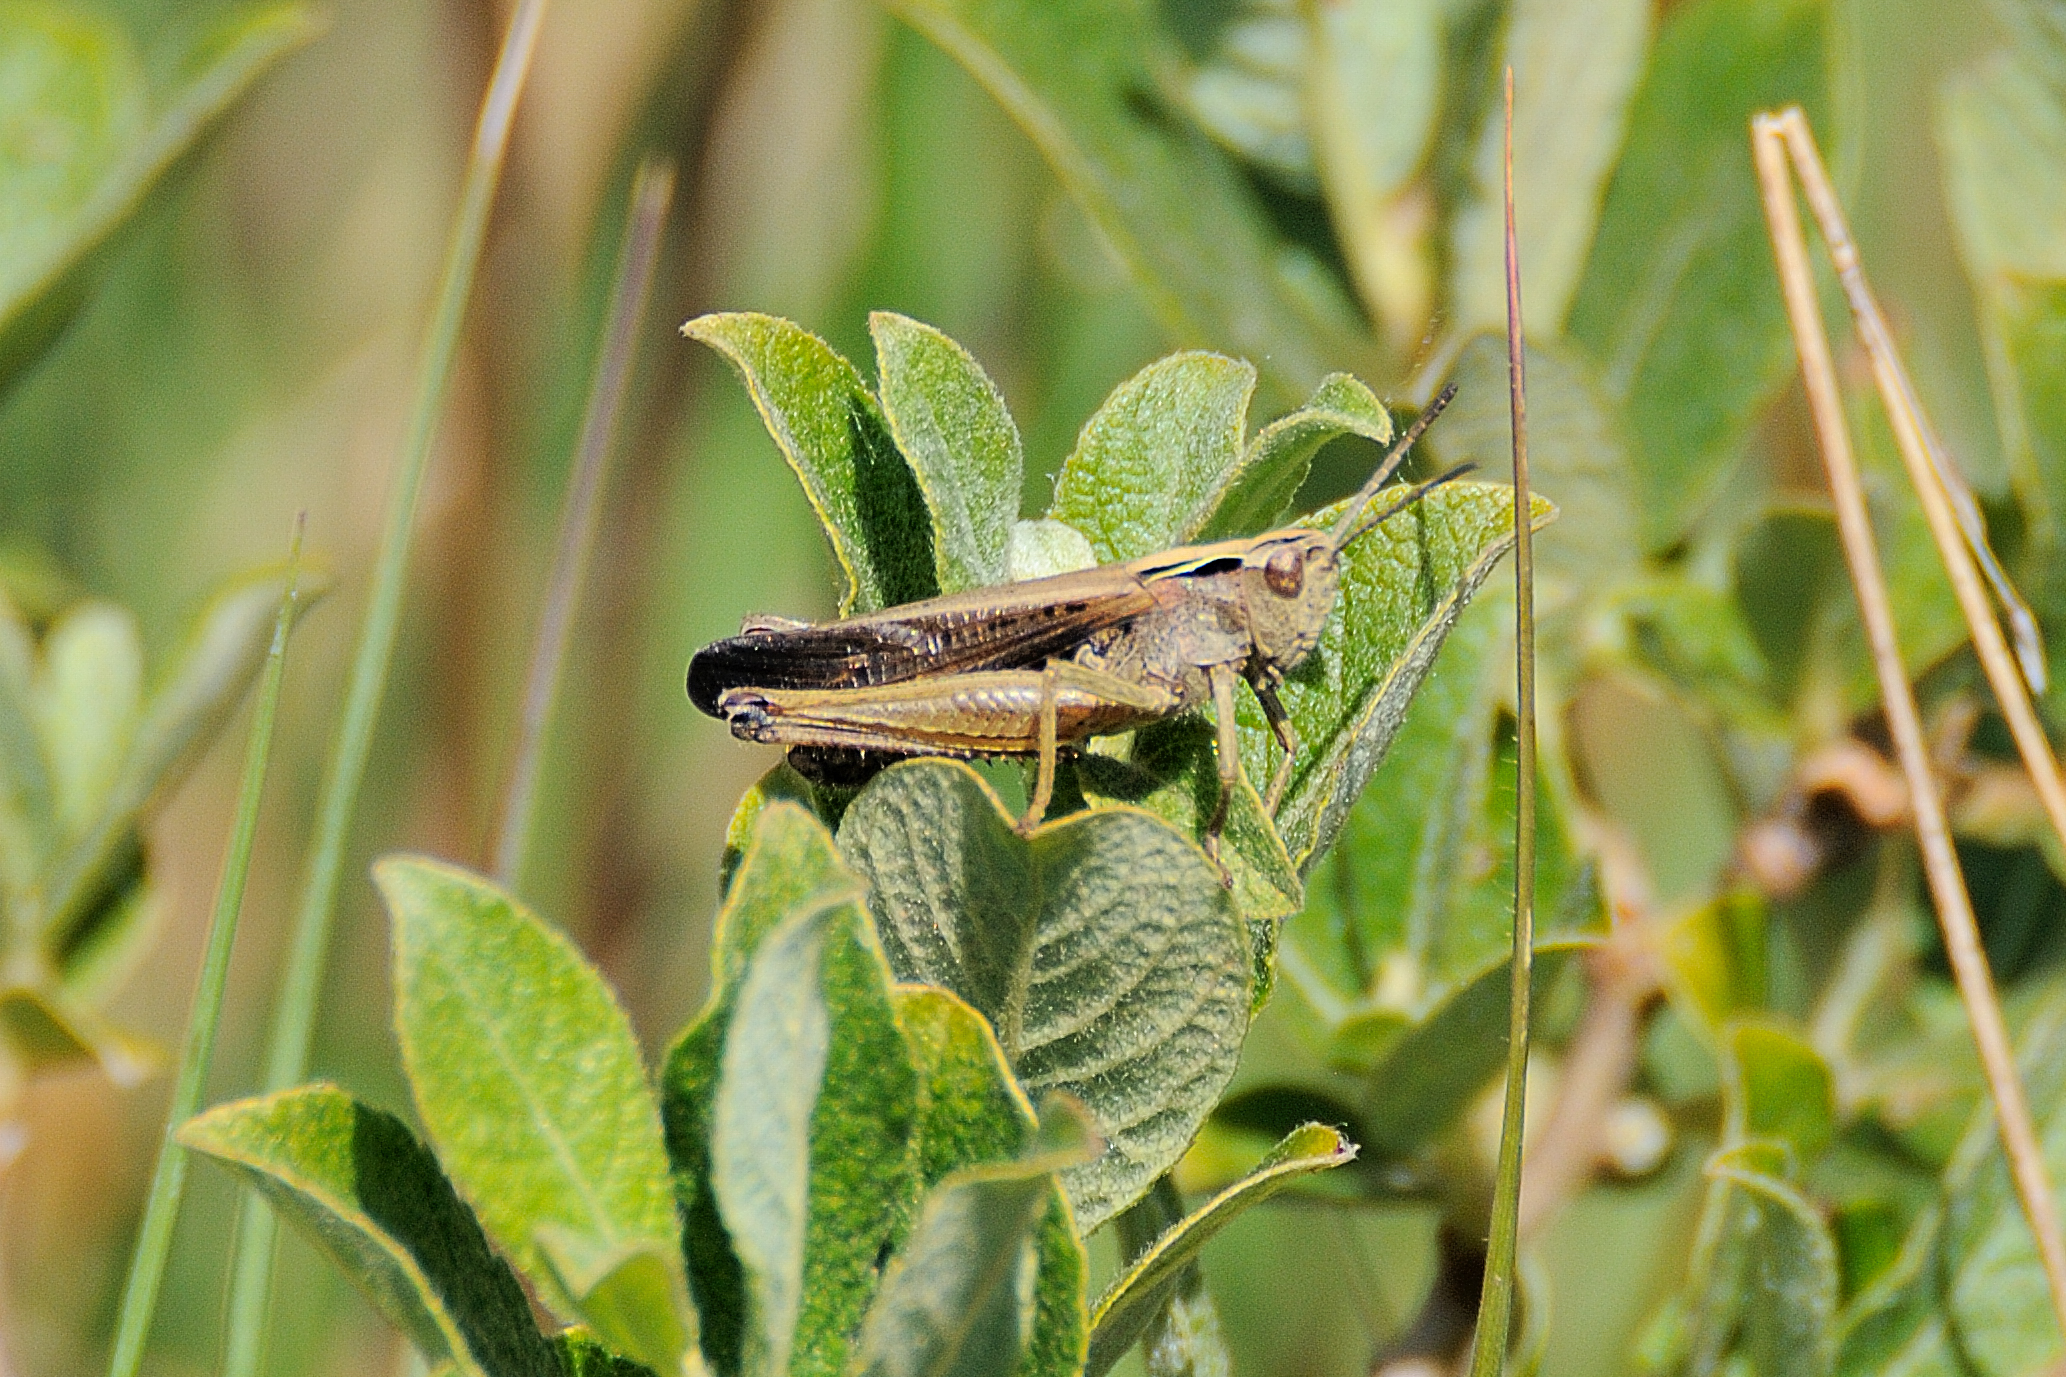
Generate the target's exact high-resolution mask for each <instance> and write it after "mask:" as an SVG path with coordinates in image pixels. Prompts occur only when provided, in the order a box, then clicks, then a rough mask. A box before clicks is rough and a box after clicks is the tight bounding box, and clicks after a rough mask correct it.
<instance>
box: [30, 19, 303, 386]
mask: <svg viewBox="0 0 2066 1377" xmlns="http://www.w3.org/2000/svg"><path fill="white" fill-rule="evenodd" d="M318 28H319V24H318V22H317V20H316V19H315V17H314V15H313V14H311V13H310V12H309V11H307V10H305V9H302V8H300V7H298V6H273V7H267V8H261V9H252V10H241V11H237V12H234V13H232V14H230V15H229V16H227V17H226V18H225V19H223V20H221V21H219V22H217V23H216V24H215V25H214V26H213V27H211V28H210V29H208V30H207V31H205V32H204V33H203V35H202V37H201V40H200V41H199V42H197V43H196V44H194V45H193V47H192V48H191V49H190V50H189V52H188V53H187V54H186V56H185V59H184V61H182V62H181V63H179V64H178V67H177V80H178V85H177V87H176V88H175V89H173V90H170V91H167V92H161V93H157V95H156V97H155V99H154V98H153V94H152V93H150V92H148V91H147V90H146V89H145V80H144V73H143V67H142V64H141V63H140V62H139V61H138V59H137V57H136V55H135V53H134V51H133V50H132V49H131V46H130V44H129V40H128V36H127V35H126V34H125V33H123V32H122V30H121V29H120V28H119V27H117V26H116V25H114V24H112V23H109V22H107V21H97V20H95V19H94V18H91V17H89V15H88V14H85V13H82V12H80V11H78V10H76V9H73V8H70V7H60V6H57V5H46V4H36V3H32V4H18V5H13V6H10V7H9V10H8V14H7V19H6V22H5V23H4V24H0V50H4V56H0V61H4V62H5V64H6V66H7V69H8V71H9V74H10V79H9V81H8V82H7V83H6V88H5V95H4V99H0V123H4V124H6V125H7V126H8V127H9V128H11V129H15V130H20V131H24V135H25V136H23V137H18V138H17V139H15V140H13V141H12V142H13V143H14V144H15V147H16V148H18V149H22V150H32V151H33V152H32V155H31V156H23V155H21V154H19V153H12V154H10V155H9V156H7V157H5V158H0V204H4V205H6V206H7V207H8V210H7V211H6V212H5V214H4V215H0V264H4V265H5V267H4V269H0V385H5V383H7V382H8V381H11V380H12V379H13V378H14V377H15V376H16V375H18V374H19V373H20V371H21V370H22V369H23V368H25V367H26V366H27V365H28V364H30V363H32V362H34V361H35V360H36V359H37V358H38V357H39V356H40V355H41V354H42V352H43V350H44V349H45V348H46V347H47V346H48V345H49V343H50V342H51V340H52V339H54V338H55V336H56V335H57V333H58V331H59V330H60V329H62V328H63V326H64V324H65V322H66V321H67V320H69V319H70V317H71V315H72V314H73V312H74V311H76V310H77V308H78V306H79V303H80V300H81V299H82V298H83V296H84V294H85V291H86V286H87V280H88V278H89V277H90V276H91V273H92V271H93V269H94V267H95V265H96V260H97V259H98V258H99V257H100V256H101V255H100V250H102V249H103V248H105V247H106V246H107V244H108V242H109V240H110V239H111V238H112V237H113V235H114V234H115V231H116V230H118V229H119V228H121V226H122V225H123V224H124V223H125V222H126V221H128V220H129V219H130V218H131V217H132V216H133V215H134V214H135V213H136V211H137V209H138V207H139V206H141V205H142V203H143V201H144V198H145V196H146V195H147V194H148V193H149V192H150V190H151V188H152V187H153V186H154V185H155V184H156V183H157V181H158V179H159V178H160V177H161V176H163V175H164V173H165V172H166V171H167V170H168V169H169V168H171V167H172V166H173V164H174V163H176V162H177V161H178V160H179V158H180V157H181V155H183V154H184V153H186V152H187V151H188V150H189V149H191V148H192V147H193V146H194V145H195V144H196V143H197V141H198V140H199V139H200V138H201V136H202V135H203V134H205V133H206V132H207V131H208V129H209V128H210V127H211V126H212V125H213V124H214V123H215V122H216V121H217V120H218V119H220V118H221V116H222V115H223V113H224V112H225V111H227V110H228V109H229V107H230V106H231V105H233V104H234V103H235V102H236V100H237V98H238V97H239V96H241V95H242V94H243V93H244V91H245V90H246V89H248V88H249V87H250V85H251V83H252V82H253V81H255V80H256V79H257V78H258V76H259V74H260V73H262V72H263V71H264V70H265V69H266V68H267V67H270V66H271V65H272V64H273V63H274V62H276V61H278V60H279V59H280V58H281V57H282V56H283V55H285V54H286V53H289V52H291V51H293V50H294V49H295V48H298V47H300V46H301V45H302V44H304V43H306V42H308V41H309V39H311V38H313V37H314V36H315V34H316V32H317V30H318ZM154 105H155V106H156V110H155V112H154V111H153V110H152V108H151V107H152V106H154ZM53 153H54V156H53Z"/></svg>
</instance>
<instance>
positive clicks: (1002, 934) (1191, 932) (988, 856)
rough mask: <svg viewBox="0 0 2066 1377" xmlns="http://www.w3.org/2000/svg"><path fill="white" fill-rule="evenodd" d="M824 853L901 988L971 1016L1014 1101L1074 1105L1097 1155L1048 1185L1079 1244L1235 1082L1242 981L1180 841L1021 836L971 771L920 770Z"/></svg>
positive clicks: (864, 804) (1219, 895)
mask: <svg viewBox="0 0 2066 1377" xmlns="http://www.w3.org/2000/svg"><path fill="white" fill-rule="evenodd" d="M839 840H840V849H841V852H842V853H843V854H844V855H845V856H846V858H847V860H848V862H849V863H850V864H851V865H852V866H853V867H854V868H855V869H856V870H857V871H859V872H860V873H861V874H862V875H863V876H864V877H866V878H867V880H868V882H869V905H870V908H871V909H872V911H873V912H874V914H875V922H876V927H877V929H878V930H879V931H880V932H881V933H882V940H883V946H884V948H885V950H886V951H887V952H888V954H889V960H890V965H891V967H892V969H894V970H895V971H896V973H897V976H898V978H899V979H901V980H907V981H914V982H920V983H924V984H930V985H939V986H943V987H945V988H946V989H949V990H952V991H954V992H955V993H956V994H958V995H960V996H961V997H962V998H963V999H965V1000H967V1001H968V1002H969V1003H970V1004H972V1005H974V1006H975V1007H976V1009H977V1010H978V1011H979V1012H981V1013H982V1014H983V1016H984V1017H985V1018H987V1019H989V1021H990V1023H991V1025H992V1026H993V1027H994V1028H996V1030H997V1036H998V1041H999V1043H1000V1044H1001V1045H1002V1047H1003V1048H1004V1051H1005V1055H1006V1056H1007V1057H1008V1058H1009V1059H1010V1061H1011V1064H1012V1069H1013V1071H1014V1073H1015V1074H1016V1075H1017V1077H1018V1079H1019V1081H1020V1083H1021V1084H1023V1085H1024V1086H1025V1087H1026V1088H1027V1089H1028V1091H1029V1092H1035V1093H1044V1092H1047V1091H1051V1090H1062V1091H1066V1092H1068V1093H1070V1094H1072V1095H1074V1096H1076V1097H1077V1098H1078V1099H1080V1100H1082V1101H1083V1102H1084V1104H1086V1105H1087V1106H1089V1108H1090V1112H1091V1115H1092V1117H1093V1118H1094V1119H1095V1120H1096V1121H1097V1124H1098V1130H1099V1132H1100V1133H1102V1134H1103V1135H1104V1137H1105V1139H1106V1142H1107V1147H1106V1150H1105V1153H1104V1155H1103V1156H1102V1157H1100V1158H1099V1159H1098V1160H1097V1161H1096V1162H1093V1163H1091V1164H1090V1165H1088V1166H1084V1167H1076V1168H1072V1169H1071V1170H1069V1171H1067V1172H1065V1173H1063V1177H1062V1180H1063V1184H1064V1185H1065V1186H1067V1188H1068V1191H1069V1198H1070V1201H1071V1203H1072V1204H1073V1205H1074V1206H1075V1208H1076V1213H1077V1215H1078V1217H1079V1218H1080V1219H1081V1220H1082V1222H1083V1227H1084V1228H1085V1229H1086V1230H1089V1229H1094V1228H1096V1227H1097V1226H1098V1225H1099V1224H1101V1223H1103V1222H1104V1221H1105V1220H1106V1219H1108V1218H1110V1217H1111V1216H1112V1215H1113V1214H1114V1213H1116V1212H1117V1211H1119V1210H1120V1209H1123V1208H1124V1207H1125V1206H1126V1205H1127V1204H1129V1203H1130V1202H1131V1201H1133V1200H1134V1199H1135V1198H1137V1197H1138V1196H1139V1195H1140V1193H1141V1192H1142V1191H1144V1190H1146V1189H1147V1188H1148V1185H1149V1183H1151V1182H1152V1181H1153V1180H1154V1179H1155V1178H1156V1177H1157V1176H1159V1175H1161V1174H1162V1173H1163V1172H1164V1171H1167V1170H1168V1169H1169V1168H1170V1166H1171V1165H1173V1164H1174V1163H1175V1161H1176V1159H1177V1158H1178V1157H1179V1156H1181V1155H1182V1153H1183V1150H1184V1148H1185V1146H1186V1145H1188V1144H1189V1142H1190V1140H1191V1137H1192V1135H1193V1134H1195V1133H1196V1132H1197V1129H1198V1125H1199V1124H1200V1123H1201V1122H1202V1121H1203V1119H1204V1117H1205V1114H1206V1113H1207V1111H1208V1110H1210V1109H1211V1107H1212V1103H1213V1101H1214V1099H1215V1098H1216V1097H1217V1095H1218V1093H1219V1091H1220V1089H1221V1088H1222V1087H1223V1086H1224V1085H1225V1084H1226V1082H1227V1078H1228V1077H1229V1076H1230V1075H1232V1073H1233V1070H1234V1062H1235V1058H1236V1056H1237V1055H1238V1053H1239V1050H1240V1044H1241V1036H1242V1032H1243V1030H1244V1029H1245V1028H1246V1026H1247V1021H1248V1020H1247V1015H1248V1000H1249V975H1250V964H1251V952H1250V947H1249V939H1248V934H1247V932H1246V930H1245V929H1244V927H1243V925H1242V922H1241V919H1240V916H1239V914H1238V913H1236V911H1235V908H1234V905H1233V902H1232V900H1231V898H1230V896H1229V895H1228V894H1227V892H1226V890H1225V889H1223V888H1222V887H1221V885H1220V879H1219V873H1218V871H1217V870H1216V869H1215V868H1214V867H1213V865H1212V863H1211V862H1210V861H1208V860H1206V859H1205V856H1204V855H1203V853H1201V852H1200V851H1199V850H1198V848H1197V846H1196V845H1195V844H1194V843H1192V842H1191V841H1190V839H1189V838H1187V837H1184V836H1182V835H1180V834H1179V833H1177V832H1176V831H1175V830H1174V829H1172V828H1171V827H1170V826H1169V825H1168V824H1167V823H1164V822H1162V821H1161V820H1160V819H1157V818H1154V817H1151V816H1149V815H1148V814H1146V813H1142V812H1138V811H1135V810H1132V809H1127V808H1109V809H1098V810H1095V811H1093V812H1089V813H1079V814H1076V815H1075V816H1073V817H1068V818H1063V819H1061V820H1060V821H1056V822H1050V823H1048V824H1046V825H1045V826H1043V827H1041V828H1040V829H1039V830H1038V831H1036V832H1035V833H1034V834H1033V836H1032V837H1031V838H1022V837H1020V836H1018V835H1017V834H1016V833H1015V832H1014V831H1013V830H1012V819H1011V818H1010V817H1009V816H1008V815H1007V814H1006V813H1005V811H1004V809H1003V807H1002V805H1001V804H999V802H998V800H997V798H996V796H995V795H994V794H993V793H991V792H990V790H989V788H988V786H986V785H985V784H984V783H983V782H982V780H981V779H980V778H979V777H978V776H977V775H976V774H975V772H974V771H973V770H970V769H969V768H968V767H967V766H965V765H961V764H958V763H954V762H948V761H939V760H919V761H913V762H910V763H908V764H903V765H898V766H895V767H893V768H891V769H889V770H886V771H884V772H883V773H882V774H881V775H879V776H877V778H876V779H875V781H874V782H873V783H872V784H870V785H869V787H868V788H867V789H865V790H863V791H862V793H861V795H860V797H859V798H857V799H855V800H854V803H853V804H852V806H851V807H849V808H848V810H847V814H846V819H845V821H844V823H843V824H842V825H841V828H840V836H839Z"/></svg>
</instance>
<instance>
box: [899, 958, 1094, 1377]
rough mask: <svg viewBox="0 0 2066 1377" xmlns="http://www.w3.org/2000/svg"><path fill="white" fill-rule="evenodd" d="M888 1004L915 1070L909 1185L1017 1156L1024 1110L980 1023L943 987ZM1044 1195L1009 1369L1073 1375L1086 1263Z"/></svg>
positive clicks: (1084, 1336) (1080, 1341)
mask: <svg viewBox="0 0 2066 1377" xmlns="http://www.w3.org/2000/svg"><path fill="white" fill-rule="evenodd" d="M895 998H896V1003H897V1022H898V1024H899V1026H901V1027H902V1028H903V1030H904V1037H905V1041H906V1042H907V1043H908V1044H909V1046H910V1048H911V1056H912V1061H913V1064H914V1065H915V1066H916V1068H917V1071H918V1092H919V1111H918V1119H917V1128H916V1129H915V1130H914V1131H913V1133H912V1135H911V1142H912V1147H913V1150H914V1152H915V1155H916V1158H917V1169H916V1172H915V1173H914V1178H913V1182H912V1184H913V1185H914V1186H916V1187H918V1188H919V1189H920V1190H921V1191H923V1190H930V1189H931V1188H933V1187H934V1186H937V1185H938V1184H939V1183H940V1182H941V1181H943V1180H945V1179H946V1178H947V1177H948V1176H949V1174H951V1173H952V1172H954V1171H956V1170H957V1169H960V1168H963V1167H969V1166H975V1165H979V1164H982V1163H994V1162H1004V1161H1008V1160H1010V1159H1012V1158H1015V1157H1017V1156H1018V1155H1019V1154H1020V1153H1021V1152H1022V1151H1024V1150H1025V1148H1026V1145H1027V1143H1028V1142H1029V1140H1030V1139H1031V1137H1032V1135H1033V1132H1034V1129H1035V1127H1036V1124H1035V1120H1034V1117H1033V1109H1032V1106H1031V1105H1029V1104H1028V1103H1027V1102H1026V1097H1025V1094H1024V1093H1023V1092H1022V1091H1021V1090H1020V1089H1019V1088H1018V1083H1017V1082H1016V1081H1014V1080H1013V1079H1012V1074H1011V1067H1010V1066H1009V1065H1008V1064H1007V1063H1006V1062H1005V1059H1004V1049H1003V1048H1001V1047H999V1046H998V1045H997V1037H996V1035H995V1034H994V1033H993V1032H992V1031H991V1029H990V1025H989V1024H988V1023H986V1022H984V1021H983V1016H982V1015H981V1014H978V1013H977V1012H976V1011H975V1010H974V1009H972V1008H970V1007H969V1006H968V1005H967V1004H966V1003H964V1002H963V1001H962V1000H960V999H959V998H957V997H956V996H954V995H953V994H951V993H950V992H948V991H946V990H941V989H934V988H931V987H927V986H905V987H902V988H899V989H898V990H897V991H896V993H895ZM1047 1193H1048V1203H1047V1206H1046V1209H1045V1212H1044V1213H1043V1214H1042V1216H1041V1219H1040V1221H1039V1224H1038V1232H1037V1235H1036V1241H1035V1247H1036V1248H1037V1249H1038V1252H1039V1264H1038V1273H1037V1275H1036V1277H1035V1280H1034V1313H1033V1329H1032V1334H1031V1337H1030V1338H1029V1339H1028V1340H1027V1343H1026V1356H1025V1361H1024V1362H1023V1363H1022V1364H1021V1365H1020V1367H1019V1372H1020V1374H1021V1377H1078V1374H1080V1373H1081V1372H1082V1371H1083V1355H1084V1351H1085V1344H1086V1342H1087V1341H1088V1337H1089V1330H1090V1319H1089V1314H1088V1312H1087V1310H1086V1308H1085V1304H1084V1302H1085V1295H1084V1292H1085V1289H1086V1287H1087V1286H1088V1284H1089V1275H1088V1266H1087V1263H1086V1260H1085V1258H1084V1249H1083V1242H1082V1240H1081V1239H1080V1238H1079V1237H1078V1236H1077V1233H1076V1220H1075V1217H1074V1216H1073V1215H1072V1214H1071V1213H1070V1211H1069V1199H1068V1196H1067V1195H1066V1194H1065V1193H1064V1192H1063V1190H1062V1188H1061V1184H1060V1183H1059V1182H1055V1181H1050V1182H1049V1184H1048V1191H1047Z"/></svg>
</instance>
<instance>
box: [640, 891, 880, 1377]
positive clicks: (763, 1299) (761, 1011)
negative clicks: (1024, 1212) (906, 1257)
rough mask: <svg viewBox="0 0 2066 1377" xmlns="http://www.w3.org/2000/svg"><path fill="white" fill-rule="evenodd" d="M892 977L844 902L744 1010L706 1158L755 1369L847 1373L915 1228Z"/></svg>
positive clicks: (761, 966)
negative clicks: (898, 1252) (897, 1250)
mask: <svg viewBox="0 0 2066 1377" xmlns="http://www.w3.org/2000/svg"><path fill="white" fill-rule="evenodd" d="M745 884H746V877H745V875H744V873H743V872H742V874H741V877H740V880H739V882H738V886H736V887H735V888H738V887H744V885H745ZM888 974H889V973H888V971H887V969H886V968H885V967H884V965H883V961H882V955H881V953H880V951H879V950H878V949H877V948H876V947H875V945H874V942H873V941H872V940H871V934H870V933H869V931H868V924H867V918H866V915H865V914H863V913H862V912H861V910H860V908H859V906H858V905H857V904H856V903H855V902H854V900H853V899H851V898H849V897H837V896H835V897H832V898H829V899H826V900H823V901H821V902H820V903H819V904H818V906H816V907H809V906H805V907H800V908H799V909H797V910H796V911H794V912H792V913H791V914H790V915H789V916H788V917H787V918H785V919H784V920H783V921H782V923H781V924H780V926H778V927H776V928H775V929H774V930H773V931H772V932H770V933H768V934H767V935H766V936H765V937H764V938H763V939H762V940H761V942H760V943H759V945H758V947H757V948H756V949H755V950H754V952H753V956H752V959H751V961H750V962H749V963H748V965H747V968H746V973H745V976H744V978H743V979H742V980H741V982H740V984H739V987H738V989H737V992H736V996H735V997H734V1000H733V1003H732V1007H731V1009H730V1017H729V1020H728V1026H727V1028H726V1032H725V1035H724V1044H723V1049H722V1053H721V1059H720V1063H719V1074H718V1077H717V1086H716V1094H715V1097H714V1102H713V1103H712V1106H711V1109H710V1117H709V1122H710V1137H709V1143H710V1147H709V1152H710V1183H711V1189H712V1193H713V1195H714V1197H715V1201H716V1205H717V1211H718V1214H719V1216H720V1217H721V1218H722V1220H723V1222H724V1225H725V1229H726V1231H727V1233H728V1235H729V1237H730V1240H731V1245H732V1247H733V1249H734V1250H735V1251H736V1255H737V1258H738V1261H739V1264H740V1268H741V1275H742V1277H743V1281H744V1284H745V1297H746V1300H747V1307H746V1322H745V1327H744V1335H743V1338H744V1343H743V1346H742V1354H741V1357H742V1362H741V1367H742V1369H743V1370H744V1371H745V1372H748V1373H823V1374H836V1373H838V1372H840V1371H841V1370H842V1369H843V1368H844V1366H845V1364H846V1359H847V1349H848V1345H849V1343H850V1341H851V1336H852V1335H853V1334H854V1332H855V1329H856V1327H857V1326H858V1325H859V1323H860V1320H861V1317H862V1315H863V1314H864V1313H865V1311H866V1308H867V1305H868V1302H869V1299H870V1298H871V1296H872V1295H873V1294H874V1291H875V1288H876V1282H877V1276H876V1270H875V1269H876V1265H877V1262H878V1259H879V1258H880V1256H881V1254H882V1252H883V1251H884V1250H885V1249H886V1248H888V1247H889V1246H890V1245H891V1243H892V1242H893V1240H894V1238H895V1237H896V1235H897V1234H898V1233H899V1232H900V1231H901V1229H902V1227H903V1225H904V1222H905V1220H904V1216H903V1211H904V1209H905V1208H907V1206H908V1195H907V1191H906V1189H905V1187H904V1180H903V1178H904V1173H905V1172H906V1171H908V1170H909V1156H908V1142H909V1137H910V1133H911V1129H912V1123H913V1116H914V1113H915V1105H916V1087H915V1077H914V1073H913V1070H912V1066H911V1059H910V1056H909V1054H908V1053H907V1052H906V1051H905V1048H904V1043H903V1039H902V1035H901V1034H900V1032H899V1030H898V1028H897V1026H896V1022H895V1018H894V1015H893V1013H892V1009H891V1005H890V1001H889V995H888ZM673 1081H674V1076H673V1074H672V1068H670V1083H671V1085H672V1083H673Z"/></svg>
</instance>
